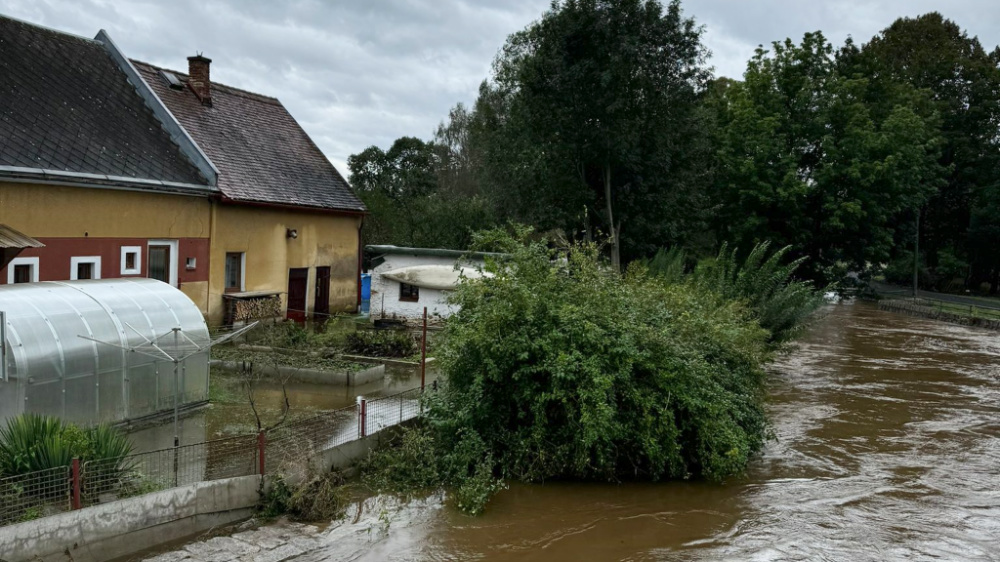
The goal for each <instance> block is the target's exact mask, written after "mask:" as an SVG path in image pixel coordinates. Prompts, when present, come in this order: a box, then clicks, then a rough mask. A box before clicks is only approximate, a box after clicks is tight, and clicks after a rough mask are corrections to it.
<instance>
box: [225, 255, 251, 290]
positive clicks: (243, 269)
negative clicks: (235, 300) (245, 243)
mask: <svg viewBox="0 0 1000 562" xmlns="http://www.w3.org/2000/svg"><path fill="white" fill-rule="evenodd" d="M229 254H239V255H240V292H241V293H243V292H245V291H246V290H247V253H246V252H226V254H225V255H226V256H228V255H229ZM226 261H228V260H226ZM225 267H226V266H225V264H224V265H223V266H222V275H223V279H222V284H223V285H225V284H226V279H225V275H226V269H225ZM227 288H228V287H223V289H227Z"/></svg>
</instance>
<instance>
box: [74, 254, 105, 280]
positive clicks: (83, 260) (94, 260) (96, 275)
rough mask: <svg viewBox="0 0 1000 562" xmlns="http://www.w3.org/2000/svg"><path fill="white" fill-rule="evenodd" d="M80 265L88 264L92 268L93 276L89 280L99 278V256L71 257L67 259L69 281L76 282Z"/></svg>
mask: <svg viewBox="0 0 1000 562" xmlns="http://www.w3.org/2000/svg"><path fill="white" fill-rule="evenodd" d="M81 263H89V264H91V265H93V266H94V276H93V277H91V279H100V278H101V256H73V257H71V258H69V280H70V281H78V280H79V279H77V276H78V274H79V271H77V270H78V269H79V266H80V264H81Z"/></svg>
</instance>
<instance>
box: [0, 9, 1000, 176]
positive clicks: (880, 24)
mask: <svg viewBox="0 0 1000 562" xmlns="http://www.w3.org/2000/svg"><path fill="white" fill-rule="evenodd" d="M548 6H549V0H502V1H493V2H490V1H486V0H325V1H324V0H286V1H280V2H279V1H277V0H218V1H216V0H166V1H153V0H146V1H142V0H0V13H2V14H5V15H9V16H12V17H16V18H20V19H23V20H27V21H29V22H32V23H37V24H40V25H45V26H48V27H52V28H55V29H58V30H62V31H67V32H71V33H76V34H78V35H84V36H87V37H93V36H95V35H96V34H97V32H98V30H100V29H106V30H107V31H108V33H110V34H111V37H112V38H113V39H114V40H115V42H116V43H117V44H118V46H119V47H121V48H122V49H123V50H124V51H125V53H126V55H128V56H129V57H131V58H135V59H139V60H144V61H147V62H150V63H153V64H156V65H159V66H164V67H167V68H173V69H176V70H181V71H186V67H187V59H186V57H187V56H189V55H193V54H195V51H199V52H202V53H204V54H205V56H207V57H209V58H211V59H212V60H213V62H212V79H213V80H214V81H218V82H221V83H225V84H229V85H231V86H236V87H238V88H244V89H248V90H252V91H255V92H259V93H262V94H266V95H270V96H275V97H277V98H280V99H281V101H282V103H284V105H285V107H287V108H288V110H289V111H290V112H291V113H292V115H293V116H294V117H295V118H296V119H298V121H299V122H300V123H301V124H302V126H303V127H304V128H305V130H306V131H307V132H308V133H309V134H310V135H311V136H312V137H313V139H314V140H315V141H316V142H317V144H319V146H320V148H322V149H323V151H324V152H325V153H326V155H327V157H329V158H330V160H331V161H332V162H333V163H334V164H335V165H336V166H337V167H338V168H339V169H340V170H341V171H342V172H343V173H344V175H345V176H346V175H347V173H348V170H347V168H346V165H345V162H346V160H347V157H348V156H349V155H351V154H353V153H356V152H359V151H361V150H362V149H364V148H365V147H367V146H369V145H372V144H376V145H379V146H383V147H385V146H387V145H389V144H391V143H392V141H393V140H394V139H395V138H397V137H400V136H403V135H410V136H417V137H421V138H429V137H430V136H431V134H432V132H433V130H434V128H435V127H436V126H437V124H438V123H439V122H440V121H441V120H442V118H444V117H445V116H446V115H447V112H448V109H449V108H450V107H451V106H453V105H454V104H455V103H457V102H465V103H467V104H468V103H471V102H472V101H473V100H474V99H475V96H476V91H477V88H478V86H479V83H480V82H481V81H482V80H483V78H485V77H486V76H487V75H488V73H489V70H490V63H491V61H492V60H493V57H494V56H495V55H496V52H497V50H498V49H499V48H500V46H501V45H502V44H503V42H504V40H505V39H506V37H507V35H509V34H510V33H512V32H514V31H517V30H519V29H522V28H524V27H525V26H526V25H528V24H529V23H531V22H532V21H533V20H535V19H537V18H538V17H539V16H540V15H541V14H542V12H543V11H544V10H545V9H546V8H547V7H548ZM684 10H685V13H686V15H688V16H694V17H695V19H696V20H697V21H698V22H699V23H701V24H703V25H705V28H706V33H705V43H706V45H707V46H708V48H709V49H710V50H711V51H712V52H713V56H712V59H711V64H712V65H713V66H714V67H715V69H716V74H717V75H725V76H732V77H738V76H740V75H742V73H743V70H744V67H745V65H746V61H747V59H748V58H749V57H750V56H751V55H752V53H753V50H754V48H755V47H756V46H757V45H758V44H762V43H763V44H765V45H767V44H769V43H770V42H771V41H774V40H780V39H784V38H786V37H793V38H795V39H801V37H802V34H803V33H805V32H806V31H812V30H817V29H819V30H822V31H823V32H824V33H825V34H826V36H827V38H828V39H830V40H831V41H833V42H834V43H835V44H839V43H841V42H842V41H843V40H844V38H846V37H847V36H848V35H851V36H853V37H854V38H855V39H856V40H857V41H859V42H864V41H867V40H868V39H870V38H871V36H872V35H874V34H875V33H877V32H878V31H879V30H881V29H883V28H885V27H886V26H888V25H889V24H890V23H892V21H893V20H894V19H895V18H897V17H899V16H915V15H918V14H921V13H925V12H929V11H934V10H937V11H941V12H942V13H943V14H944V15H945V16H946V17H949V18H951V19H953V20H955V21H957V22H958V23H959V25H961V26H962V27H963V28H965V29H967V30H968V31H969V33H970V34H971V35H977V36H979V38H980V40H981V41H982V42H983V44H984V45H985V46H986V47H987V49H988V50H989V49H992V48H993V47H994V46H996V45H997V44H998V42H1000V4H998V3H997V2H996V0H947V1H945V0H882V1H878V0H756V1H753V0H687V1H685V2H684Z"/></svg>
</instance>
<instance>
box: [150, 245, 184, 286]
mask: <svg viewBox="0 0 1000 562" xmlns="http://www.w3.org/2000/svg"><path fill="white" fill-rule="evenodd" d="M149 246H170V286H171V287H177V285H178V283H177V262H178V261H179V260H180V253H181V252H180V244H178V243H177V240H150V241H148V242H147V243H146V247H147V249H148V247H149ZM147 265H148V264H147Z"/></svg>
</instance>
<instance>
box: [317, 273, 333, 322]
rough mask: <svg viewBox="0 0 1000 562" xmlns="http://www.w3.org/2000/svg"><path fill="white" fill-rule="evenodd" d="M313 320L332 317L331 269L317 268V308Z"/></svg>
mask: <svg viewBox="0 0 1000 562" xmlns="http://www.w3.org/2000/svg"><path fill="white" fill-rule="evenodd" d="M315 309H316V311H315V313H314V314H313V318H316V319H317V320H321V319H323V318H326V317H327V316H329V315H330V268H329V267H317V268H316V306H315Z"/></svg>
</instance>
